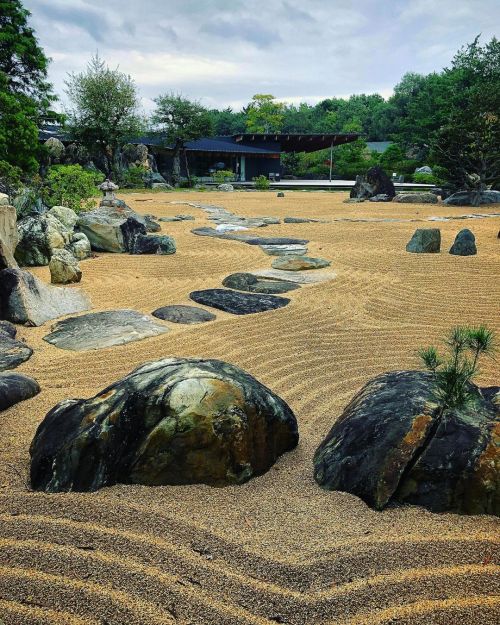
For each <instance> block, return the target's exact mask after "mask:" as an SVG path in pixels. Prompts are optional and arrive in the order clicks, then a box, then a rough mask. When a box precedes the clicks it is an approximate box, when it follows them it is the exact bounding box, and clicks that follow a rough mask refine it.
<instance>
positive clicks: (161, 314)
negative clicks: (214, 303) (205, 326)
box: [152, 305, 215, 325]
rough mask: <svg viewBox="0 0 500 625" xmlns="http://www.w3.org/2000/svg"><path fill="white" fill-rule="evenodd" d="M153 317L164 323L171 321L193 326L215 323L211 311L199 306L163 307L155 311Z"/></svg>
mask: <svg viewBox="0 0 500 625" xmlns="http://www.w3.org/2000/svg"><path fill="white" fill-rule="evenodd" d="M152 315H153V316H154V317H158V319H163V320H164V321H171V322H172V323H185V324H188V325H192V324H195V323H205V322H207V321H213V320H214V319H215V315H214V314H213V313H211V312H210V311H209V310H204V309H203V308H198V306H182V305H173V306H163V307H162V308H157V309H156V310H155V311H153V313H152Z"/></svg>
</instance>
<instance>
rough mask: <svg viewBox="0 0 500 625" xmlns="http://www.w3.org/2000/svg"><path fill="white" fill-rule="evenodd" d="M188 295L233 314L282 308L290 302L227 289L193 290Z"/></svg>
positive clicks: (199, 301)
mask: <svg viewBox="0 0 500 625" xmlns="http://www.w3.org/2000/svg"><path fill="white" fill-rule="evenodd" d="M189 297H190V298H191V299H192V300H193V301H194V302H197V303H198V304H203V305H205V306H212V307H213V308H218V309H219V310H223V311H224V312H228V313H232V314H233V315H249V314H252V313H259V312H265V311H266V310H274V309H276V308H282V307H283V306H286V305H287V304H289V303H290V300H289V299H288V298H286V297H276V296H275V295H263V294H257V293H238V292H237V291H229V290H228V289H206V290H205V291H193V292H192V293H190V295H189Z"/></svg>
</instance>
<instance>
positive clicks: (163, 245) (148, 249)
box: [130, 234, 176, 255]
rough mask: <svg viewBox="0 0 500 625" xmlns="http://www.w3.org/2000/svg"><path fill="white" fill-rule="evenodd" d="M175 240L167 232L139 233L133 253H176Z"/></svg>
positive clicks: (131, 251) (132, 249)
mask: <svg viewBox="0 0 500 625" xmlns="http://www.w3.org/2000/svg"><path fill="white" fill-rule="evenodd" d="M175 251H176V247H175V241H174V239H173V238H172V237H169V236H168V235H166V234H149V235H146V234H138V235H137V236H136V237H135V240H134V243H133V246H132V248H131V250H130V253H131V254H160V255H165V254H175Z"/></svg>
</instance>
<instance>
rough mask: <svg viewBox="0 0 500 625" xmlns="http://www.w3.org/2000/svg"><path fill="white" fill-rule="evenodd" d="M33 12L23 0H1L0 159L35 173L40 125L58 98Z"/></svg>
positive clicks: (38, 150)
mask: <svg viewBox="0 0 500 625" xmlns="http://www.w3.org/2000/svg"><path fill="white" fill-rule="evenodd" d="M29 16H30V12H29V11H27V10H26V9H25V8H24V7H23V6H22V3H21V2H20V1H19V0H7V1H0V161H4V162H6V163H8V164H10V165H14V166H19V167H21V168H22V169H23V170H24V171H25V172H29V173H32V172H34V171H35V170H36V169H37V166H38V163H37V156H38V155H39V153H40V148H39V144H38V126H39V124H40V122H41V120H42V118H43V117H44V116H45V115H47V114H48V113H49V107H50V104H51V103H52V102H53V101H54V100H55V99H56V98H55V96H54V95H53V94H52V91H51V89H52V87H51V85H50V83H49V82H48V81H47V67H48V64H49V60H48V59H47V57H46V56H45V54H44V53H43V50H42V48H41V47H40V46H39V44H38V41H37V38H36V36H35V33H34V31H33V29H32V28H31V27H30V26H29V25H28V18H29Z"/></svg>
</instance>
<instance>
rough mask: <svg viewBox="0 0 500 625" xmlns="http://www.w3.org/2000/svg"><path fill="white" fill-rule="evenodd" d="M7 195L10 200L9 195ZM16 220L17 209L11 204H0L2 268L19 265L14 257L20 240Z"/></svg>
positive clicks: (0, 256) (0, 262)
mask: <svg viewBox="0 0 500 625" xmlns="http://www.w3.org/2000/svg"><path fill="white" fill-rule="evenodd" d="M2 195H4V194H2ZM5 197H6V198H7V200H8V196H5ZM0 199H1V198H0ZM16 222H17V215H16V209H15V208H14V207H13V206H10V205H9V204H0V269H8V268H15V267H17V261H16V260H15V258H14V250H15V249H16V246H17V242H18V234H17V226H16Z"/></svg>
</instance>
